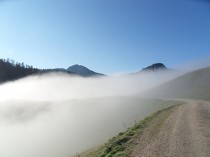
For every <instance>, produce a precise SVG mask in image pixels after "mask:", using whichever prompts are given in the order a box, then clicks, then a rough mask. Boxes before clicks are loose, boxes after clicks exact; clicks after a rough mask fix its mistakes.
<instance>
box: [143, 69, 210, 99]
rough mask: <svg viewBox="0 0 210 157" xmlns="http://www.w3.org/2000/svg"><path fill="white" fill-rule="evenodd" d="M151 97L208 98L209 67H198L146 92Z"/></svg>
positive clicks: (209, 85)
mask: <svg viewBox="0 0 210 157" xmlns="http://www.w3.org/2000/svg"><path fill="white" fill-rule="evenodd" d="M146 95H148V96H150V97H152V96H154V97H166V98H167V97H168V98H184V99H187V98H189V99H201V100H207V101H209V100H210V68H204V69H199V70H196V71H192V72H190V73H187V74H185V75H182V76H180V77H178V78H176V79H174V80H172V81H169V82H167V83H164V84H162V85H160V86H159V87H156V88H154V89H152V90H149V91H147V92H146Z"/></svg>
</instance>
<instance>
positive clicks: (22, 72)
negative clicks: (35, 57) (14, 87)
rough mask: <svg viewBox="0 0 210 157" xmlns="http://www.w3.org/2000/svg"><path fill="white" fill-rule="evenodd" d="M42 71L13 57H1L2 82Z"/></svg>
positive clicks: (0, 77) (0, 71)
mask: <svg viewBox="0 0 210 157" xmlns="http://www.w3.org/2000/svg"><path fill="white" fill-rule="evenodd" d="M38 72H40V70H39V69H37V68H33V67H32V66H29V65H25V64H24V63H18V62H15V61H14V60H11V59H0V83H3V82H6V81H13V80H16V79H19V78H23V77H26V76H28V75H32V74H35V73H38Z"/></svg>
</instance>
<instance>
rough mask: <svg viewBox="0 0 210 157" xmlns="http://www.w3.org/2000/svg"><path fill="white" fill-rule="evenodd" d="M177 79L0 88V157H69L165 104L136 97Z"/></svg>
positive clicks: (62, 79)
mask: <svg viewBox="0 0 210 157" xmlns="http://www.w3.org/2000/svg"><path fill="white" fill-rule="evenodd" d="M177 75H179V74H177V73H176V74H175V73H172V72H169V73H153V74H152V73H148V74H146V73H145V74H142V73H141V74H138V75H136V74H133V75H126V76H115V77H114V76H113V77H99V78H80V77H73V76H68V75H64V74H61V73H56V74H48V75H42V76H32V77H28V78H24V79H21V80H18V81H15V82H10V83H6V84H2V85H1V86H0V100H1V101H0V139H1V140H0V156H1V157H69V156H71V155H73V154H75V153H76V152H80V151H84V150H86V149H88V148H91V147H93V146H95V145H97V144H101V143H103V142H105V141H106V140H107V139H108V138H110V137H112V136H115V135H117V134H118V133H119V132H121V131H123V130H125V129H126V128H127V127H129V126H131V125H133V124H134V123H135V121H137V120H139V119H140V118H142V117H144V116H145V115H148V114H150V113H152V112H155V111H157V110H159V109H161V108H164V107H167V106H169V105H170V104H167V103H163V102H162V101H159V100H146V99H142V98H140V97H138V96H134V95H136V93H140V92H141V91H144V90H146V89H148V88H152V87H154V86H156V85H158V84H160V83H163V82H165V81H168V80H170V79H172V78H174V77H176V76H177Z"/></svg>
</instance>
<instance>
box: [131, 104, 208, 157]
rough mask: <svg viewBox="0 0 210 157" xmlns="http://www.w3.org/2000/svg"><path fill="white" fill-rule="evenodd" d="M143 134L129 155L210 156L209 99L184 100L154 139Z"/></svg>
mask: <svg viewBox="0 0 210 157" xmlns="http://www.w3.org/2000/svg"><path fill="white" fill-rule="evenodd" d="M146 136H147V133H146V131H145V133H143V135H142V137H141V138H140V139H139V141H137V145H136V147H135V148H134V150H133V153H132V156H134V157H210V102H205V101H196V100H187V103H186V104H184V105H181V106H180V107H178V108H177V109H176V110H175V111H174V112H173V113H172V114H171V115H170V116H169V117H168V118H167V119H166V120H165V122H164V124H163V125H162V126H161V128H160V130H159V131H158V132H157V135H156V136H155V138H154V139H152V140H150V141H149V140H147V139H148V137H146ZM144 138H145V139H144ZM145 141H146V142H145Z"/></svg>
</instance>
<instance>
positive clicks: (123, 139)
mask: <svg viewBox="0 0 210 157" xmlns="http://www.w3.org/2000/svg"><path fill="white" fill-rule="evenodd" d="M170 103H173V104H174V106H172V107H168V108H166V109H163V110H160V111H157V112H155V113H153V114H152V115H150V116H148V117H146V118H144V119H143V120H141V121H139V122H138V123H136V124H135V125H134V126H133V127H130V128H129V129H127V130H126V131H125V132H121V133H119V134H118V135H117V136H116V137H113V138H112V139H110V140H109V141H108V142H107V143H105V144H104V145H101V146H98V147H95V148H93V149H90V150H88V151H86V152H83V153H81V154H80V155H77V156H76V157H129V156H130V154H131V151H132V149H133V148H134V147H135V145H136V139H139V137H140V136H141V135H142V133H143V131H144V130H145V129H146V128H149V135H148V136H149V138H150V140H152V139H153V138H154V137H155V136H156V134H157V132H158V130H159V128H160V127H161V125H163V123H164V121H165V120H166V119H167V118H168V117H169V115H170V114H171V113H172V112H173V109H174V108H175V106H177V105H180V104H182V102H178V101H170Z"/></svg>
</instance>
